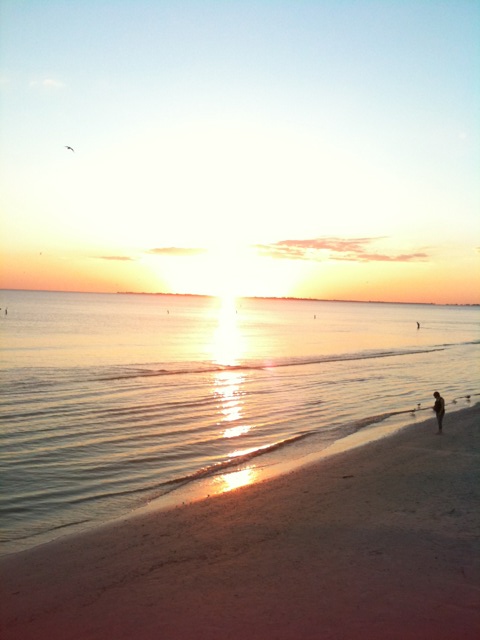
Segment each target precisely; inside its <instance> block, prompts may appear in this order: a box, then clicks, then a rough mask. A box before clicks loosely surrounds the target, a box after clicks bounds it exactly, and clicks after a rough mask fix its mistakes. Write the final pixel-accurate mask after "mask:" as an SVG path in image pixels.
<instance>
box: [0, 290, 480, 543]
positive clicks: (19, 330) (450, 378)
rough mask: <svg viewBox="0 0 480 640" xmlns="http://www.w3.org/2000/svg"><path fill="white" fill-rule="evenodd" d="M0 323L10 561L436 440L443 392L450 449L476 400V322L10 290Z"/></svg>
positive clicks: (345, 305) (435, 310) (416, 312)
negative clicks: (327, 462)
mask: <svg viewBox="0 0 480 640" xmlns="http://www.w3.org/2000/svg"><path fill="white" fill-rule="evenodd" d="M0 307H1V310H0V332H1V345H0V346H1V352H0V357H1V360H0V375H1V378H2V393H1V397H0V429H1V431H0V438H1V450H0V482H1V486H2V492H1V496H0V521H1V543H2V552H3V553H10V552H14V551H17V550H20V549H24V548H28V547H32V546H35V545H37V544H40V543H42V542H45V541H48V540H50V539H52V538H54V537H56V536H58V535H63V534H65V533H68V532H72V531H76V530H78V529H82V528H87V527H93V526H96V525H98V524H101V523H103V522H107V521H110V520H112V519H115V518H118V517H123V516H125V515H128V514H131V513H135V512H136V510H138V509H141V508H145V507H146V506H147V505H152V504H153V505H157V506H161V505H162V504H167V502H168V503H169V504H175V503H181V502H182V501H184V500H186V499H187V497H188V496H190V495H193V492H194V491H196V492H197V495H199V494H200V495H201V494H202V492H204V493H205V495H206V494H207V493H208V494H211V493H219V492H222V491H229V490H232V489H234V488H236V487H238V486H241V485H244V484H248V483H250V482H255V481H258V480H259V479H262V478H264V477H266V476H268V475H272V474H274V473H278V472H281V471H282V470H285V469H286V468H291V467H292V466H295V465H300V464H303V463H305V462H306V461H307V460H310V459H311V458H312V456H315V455H317V454H321V453H322V452H323V454H324V453H325V452H328V451H329V448H330V447H331V446H332V444H333V443H338V442H345V443H348V442H349V441H350V439H351V438H352V436H353V434H358V433H361V434H362V439H363V441H368V440H369V439H373V438H375V437H378V434H379V433H380V434H383V433H384V432H385V431H388V430H392V429H397V428H401V427H402V426H405V425H409V424H412V423H414V422H415V421H421V420H424V419H425V418H432V432H433V431H434V422H433V415H434V414H433V412H432V410H431V407H432V405H433V398H432V394H433V391H434V390H439V391H440V392H441V393H442V395H443V397H444V398H445V401H446V408H447V415H446V418H445V422H444V431H445V432H446V433H447V434H448V428H449V415H451V413H452V412H454V411H455V410H457V409H461V408H464V407H466V406H468V405H469V403H474V402H476V400H477V397H478V395H479V393H478V387H479V379H480V367H479V363H480V357H479V356H480V331H479V329H480V308H479V307H461V306H437V305H414V304H383V303H359V302H324V301H314V300H292V299H287V300H284V299H250V298H247V299H245V298H242V299H237V300H235V299H233V298H232V299H217V298H209V297H199V296H182V295H137V294H86V293H60V292H40V291H11V290H4V291H0ZM417 323H419V325H420V328H418V325H417ZM382 430H383V431H382Z"/></svg>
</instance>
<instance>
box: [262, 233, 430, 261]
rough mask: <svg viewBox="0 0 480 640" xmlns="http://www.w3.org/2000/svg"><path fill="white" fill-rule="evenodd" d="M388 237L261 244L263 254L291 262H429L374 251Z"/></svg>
mask: <svg viewBox="0 0 480 640" xmlns="http://www.w3.org/2000/svg"><path fill="white" fill-rule="evenodd" d="M383 239H384V238H312V239H305V240H281V241H279V242H276V243H273V244H269V245H257V246H256V249H257V250H258V251H259V252H260V254H261V255H265V256H269V257H272V258H280V259H282V258H283V259H288V260H314V261H318V262H320V261H322V260H342V261H349V262H425V261H426V260H427V259H428V254H427V253H424V252H416V253H402V254H397V255H388V254H385V253H379V252H374V251H371V249H370V246H371V245H372V244H373V243H374V242H376V241H378V240H383Z"/></svg>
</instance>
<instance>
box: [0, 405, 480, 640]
mask: <svg viewBox="0 0 480 640" xmlns="http://www.w3.org/2000/svg"><path fill="white" fill-rule="evenodd" d="M448 418H449V420H448V421H447V420H446V421H445V425H444V433H443V435H441V436H438V435H437V434H436V433H435V431H436V426H435V422H434V420H435V418H434V417H431V418H428V419H426V420H424V421H422V422H421V423H417V424H415V425H412V426H411V427H407V428H404V429H401V430H400V431H398V432H397V433H395V434H393V435H390V436H388V437H386V438H381V439H380V440H377V441H375V442H372V443H369V444H368V446H360V447H357V448H354V449H350V450H348V451H344V452H342V453H340V454H338V455H331V456H328V457H325V458H323V459H321V460H319V461H316V462H313V463H311V464H309V465H307V466H302V467H300V468H299V469H296V470H294V471H291V472H289V473H287V474H283V475H280V476H278V477H275V478H273V479H269V480H264V481H262V482H258V483H254V484H251V485H248V486H245V487H242V488H240V489H237V490H235V491H231V492H227V493H222V494H220V495H217V496H214V497H211V498H209V499H205V500H201V501H198V502H192V503H190V504H187V505H185V506H181V507H177V508H171V509H168V510H155V511H152V512H150V513H142V514H136V515H135V514H133V515H131V516H130V517H129V518H126V519H123V520H121V521H118V522H114V523H109V524H106V525H103V526H102V527H99V528H96V529H93V530H90V531H86V532H83V533H80V534H78V535H73V534H72V535H69V536H65V537H62V538H59V539H57V540H55V541H53V542H51V543H47V544H44V545H41V546H37V547H34V548H32V549H28V550H25V551H20V552H18V553H15V554H11V555H7V556H4V557H2V558H0V573H1V586H2V614H1V617H2V626H1V629H2V634H1V635H2V639H4V640H13V639H18V638H22V640H29V639H30V638H32V639H33V638H35V640H38V639H42V638H49V639H50V640H56V639H57V638H58V639H59V640H60V638H62V640H63V638H66V637H69V638H73V639H74V638H82V639H83V638H89V639H91V640H97V639H98V640H100V639H103V638H105V637H112V638H115V640H117V639H119V640H120V639H122V638H125V639H126V638H132V637H135V638H138V639H139V640H150V639H152V640H153V638H158V637H165V638H170V639H173V640H183V639H189V638H195V639H200V640H201V639H203V638H204V639H205V640H207V639H208V640H216V639H217V638H218V639H220V638H224V637H228V638H229V639H232V640H237V639H238V640H239V639H240V638H242V639H244V638H245V637H248V638H252V639H253V640H257V639H258V640H265V639H267V638H268V639H269V638H276V639H277V640H290V639H292V640H293V638H302V640H309V639H312V640H313V639H314V638H319V637H322V638H323V637H325V638H338V640H340V638H370V639H371V638H374V639H375V638H378V639H379V640H380V639H382V640H384V639H389V638H391V639H394V638H395V639H396V638H398V639H400V638H402V640H404V639H409V638H411V639H413V638H416V639H418V638H427V637H428V639H429V640H431V639H433V640H440V639H441V640H443V639H445V640H446V639H447V638H448V639H451V638H452V637H458V638H464V639H468V640H470V638H471V639H472V640H473V638H476V637H478V635H479V633H480V535H479V531H480V522H479V515H478V504H479V499H480V485H479V482H478V480H479V472H478V469H479V462H480V405H479V404H476V405H474V406H472V407H469V408H466V409H461V410H458V411H455V412H454V413H451V414H449V415H448Z"/></svg>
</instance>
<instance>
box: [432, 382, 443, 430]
mask: <svg viewBox="0 0 480 640" xmlns="http://www.w3.org/2000/svg"><path fill="white" fill-rule="evenodd" d="M433 397H434V398H435V404H434V405H433V410H434V411H435V415H436V416H437V424H438V433H442V426H443V416H444V415H445V400H444V399H443V398H442V396H441V395H440V394H439V393H438V391H435V392H434V394H433Z"/></svg>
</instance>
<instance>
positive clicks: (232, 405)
mask: <svg viewBox="0 0 480 640" xmlns="http://www.w3.org/2000/svg"><path fill="white" fill-rule="evenodd" d="M245 348H246V344H245V339H244V336H242V334H241V331H240V329H239V327H238V322H237V310H236V299H235V297H234V296H224V297H222V301H221V306H220V309H219V315H218V325H217V328H216V330H215V333H214V337H213V344H212V353H213V359H214V361H215V362H216V363H217V364H219V365H222V366H226V367H234V366H236V365H238V364H239V362H240V359H241V357H242V356H244V354H245ZM244 382H245V374H244V373H243V372H241V371H238V370H225V371H219V372H217V373H216V374H215V381H214V394H215V396H216V398H217V399H218V401H219V405H220V412H221V415H222V416H223V418H222V420H221V422H220V423H219V427H220V428H222V429H223V430H224V431H223V437H224V438H232V439H234V438H238V437H239V436H241V435H244V434H246V433H248V432H249V431H250V429H252V427H253V425H251V424H245V422H243V411H242V409H243V400H242V398H243V393H244V392H243V384H244ZM251 451H254V449H251V450H248V451H241V450H234V451H232V452H231V453H230V454H229V457H230V458H235V457H239V456H241V455H244V454H247V453H250V452H251ZM256 475H257V473H256V471H255V468H254V467H247V468H245V469H241V470H239V471H233V472H231V473H224V474H222V475H220V476H218V478H217V479H216V489H217V490H218V491H219V492H226V491H232V490H233V489H238V488H239V487H242V486H245V485H247V484H251V483H252V482H254V481H255V477H256Z"/></svg>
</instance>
